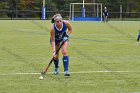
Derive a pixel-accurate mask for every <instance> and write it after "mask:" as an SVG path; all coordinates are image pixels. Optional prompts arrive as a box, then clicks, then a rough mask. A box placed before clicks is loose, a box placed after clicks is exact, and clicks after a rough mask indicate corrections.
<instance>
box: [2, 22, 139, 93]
mask: <svg viewBox="0 0 140 93" xmlns="http://www.w3.org/2000/svg"><path fill="white" fill-rule="evenodd" d="M71 24H72V26H73V33H72V35H71V36H70V42H69V49H68V50H69V51H68V52H69V56H70V72H72V73H71V76H70V77H69V78H66V77H64V76H63V74H62V73H60V74H59V75H58V76H55V75H53V74H52V73H50V72H53V67H54V66H53V65H52V66H51V67H50V68H49V71H48V72H49V74H47V75H46V76H45V78H44V80H39V79H38V77H39V74H29V75H26V74H14V73H40V72H41V71H42V70H43V68H45V66H46V65H47V64H48V63H49V60H50V58H51V56H52V49H51V46H50V43H49V37H50V36H49V29H50V27H51V23H50V21H39V20H0V93H140V49H139V48H140V43H138V42H136V38H137V34H138V30H139V29H140V22H139V21H109V22H108V23H103V22H71ZM61 58H62V55H61V54H60V72H63V64H62V61H61ZM105 71H106V72H105ZM107 71H108V72H107ZM116 71H118V72H116ZM74 72H75V73H74Z"/></svg>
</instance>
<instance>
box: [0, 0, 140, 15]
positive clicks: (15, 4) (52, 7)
mask: <svg viewBox="0 0 140 93" xmlns="http://www.w3.org/2000/svg"><path fill="white" fill-rule="evenodd" d="M84 1H85V3H102V4H103V7H104V6H106V7H107V8H108V10H109V11H110V12H119V11H120V5H122V9H123V12H140V0H84ZM82 2H83V0H46V10H47V11H69V4H70V3H82ZM41 6H42V0H0V11H1V12H0V16H2V11H4V10H5V11H6V10H8V11H23V10H30V11H31V10H32V11H41Z"/></svg>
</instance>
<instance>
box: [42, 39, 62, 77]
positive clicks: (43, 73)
mask: <svg viewBox="0 0 140 93" xmlns="http://www.w3.org/2000/svg"><path fill="white" fill-rule="evenodd" d="M64 42H65V40H63V41H62V43H61V45H60V47H59V48H58V50H57V51H56V53H55V55H57V54H58V52H59V50H60V49H61V47H62V46H63V44H64ZM53 61H54V56H53V57H52V58H51V60H50V62H49V64H48V65H47V67H46V68H45V70H44V71H43V72H41V76H44V75H45V74H46V73H47V71H48V69H49V67H50V65H51V64H52V62H53Z"/></svg>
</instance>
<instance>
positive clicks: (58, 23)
mask: <svg viewBox="0 0 140 93" xmlns="http://www.w3.org/2000/svg"><path fill="white" fill-rule="evenodd" d="M61 25H62V20H61V19H58V20H56V26H58V27H60V26H61Z"/></svg>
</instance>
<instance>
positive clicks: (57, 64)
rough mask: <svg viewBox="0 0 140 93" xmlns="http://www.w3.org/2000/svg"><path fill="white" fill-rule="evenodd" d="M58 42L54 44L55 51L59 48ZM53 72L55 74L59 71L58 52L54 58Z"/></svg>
mask: <svg viewBox="0 0 140 93" xmlns="http://www.w3.org/2000/svg"><path fill="white" fill-rule="evenodd" d="M59 46H60V44H57V45H56V51H57V50H58V49H59ZM54 66H55V67H54V74H55V75H57V74H58V72H59V69H58V68H59V53H58V54H57V55H56V56H55V58H54Z"/></svg>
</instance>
